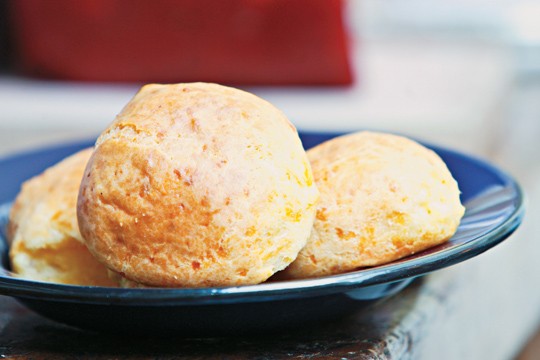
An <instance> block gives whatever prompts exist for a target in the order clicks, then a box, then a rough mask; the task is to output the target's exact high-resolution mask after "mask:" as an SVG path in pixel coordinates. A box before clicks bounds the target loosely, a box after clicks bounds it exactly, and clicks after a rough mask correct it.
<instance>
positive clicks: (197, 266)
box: [191, 261, 201, 270]
mask: <svg viewBox="0 0 540 360" xmlns="http://www.w3.org/2000/svg"><path fill="white" fill-rule="evenodd" d="M191 267H192V268H193V270H199V269H200V268H201V263H200V262H198V261H192V262H191Z"/></svg>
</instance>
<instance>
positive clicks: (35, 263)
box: [8, 149, 116, 286]
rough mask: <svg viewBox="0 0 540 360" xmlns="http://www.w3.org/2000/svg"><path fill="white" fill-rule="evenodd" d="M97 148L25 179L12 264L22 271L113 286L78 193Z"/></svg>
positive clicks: (13, 216) (13, 223) (11, 232)
mask: <svg viewBox="0 0 540 360" xmlns="http://www.w3.org/2000/svg"><path fill="white" fill-rule="evenodd" d="M91 153H92V149H86V150H82V151H80V152H78V153H77V154H75V155H72V156H70V157H68V158H66V159H64V160H63V161H61V162H60V163H58V164H56V165H54V166H52V167H51V168H49V169H47V170H46V171H45V172H44V173H42V174H41V175H39V176H36V177H34V178H32V179H30V180H28V181H26V182H25V183H24V184H23V186H22V189H21V192H20V193H19V195H18V196H17V198H16V200H15V203H14V205H13V207H12V209H11V213H10V223H9V227H8V241H9V242H10V243H11V247H10V253H9V255H10V259H11V266H12V269H13V271H14V272H15V273H17V274H18V275H19V276H21V277H24V278H28V279H32V280H38V281H47V282H55V283H63V284H74V285H99V286H114V285H115V284H116V283H115V282H114V281H112V280H110V279H109V278H108V276H107V269H106V267H105V266H103V265H102V264H100V263H99V262H98V261H97V260H95V259H94V257H93V256H92V255H91V254H90V252H89V251H88V249H87V248H86V246H85V245H84V243H83V242H82V238H81V234H80V233H79V228H78V226H77V213H76V209H77V194H78V192H79V185H80V183H81V179H82V176H83V172H84V169H85V166H86V163H87V161H88V159H89V158H90V155H91Z"/></svg>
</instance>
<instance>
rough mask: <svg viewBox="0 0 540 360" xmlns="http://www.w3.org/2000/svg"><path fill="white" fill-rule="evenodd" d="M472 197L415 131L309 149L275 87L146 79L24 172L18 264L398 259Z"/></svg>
mask: <svg viewBox="0 0 540 360" xmlns="http://www.w3.org/2000/svg"><path fill="white" fill-rule="evenodd" d="M463 212H464V208H463V206H462V205H461V203H460V199H459V189H458V185H457V183H456V181H455V180H454V179H453V178H452V175H451V174H450V172H449V170H448V169H447V167H446V165H445V164H444V162H443V161H442V160H441V159H440V158H439V157H438V156H437V155H436V154H435V153H434V152H433V151H431V150H428V149H427V148H425V147H423V146H421V145H419V144H418V143H416V142H414V141H412V140H408V139H406V138H404V137H399V136H395V135H390V134H382V133H371V132H359V133H355V134H350V135H346V136H342V137H338V138H334V139H332V140H330V141H327V142H325V143H322V144H320V145H318V146H316V147H315V148H312V149H311V150H309V151H308V152H307V153H306V151H305V150H304V148H303V146H302V144H301V141H300V139H299V137H298V133H297V131H296V129H295V127H294V126H293V125H292V124H291V123H290V122H289V121H288V120H287V118H286V117H285V115H284V114H283V113H282V112H280V111H279V110H278V109H276V108H275V107H274V106H273V105H271V104H270V103H268V102H266V101H264V100H262V99H260V98H258V97H256V96H254V95H252V94H249V93H247V92H244V91H240V90H237V89H234V88H230V87H225V86H220V85H216V84H206V83H189V84H175V85H147V86H144V87H143V88H142V89H141V90H140V91H139V93H138V94H137V95H136V96H135V97H134V98H133V99H132V100H131V101H130V102H129V103H128V104H127V105H126V107H125V108H124V109H123V110H122V112H121V113H120V114H119V115H118V116H117V118H116V119H115V121H113V123H112V124H111V125H110V126H109V127H108V128H107V129H105V131H104V132H103V133H102V134H101V135H100V136H99V138H98V140H97V142H96V144H95V147H94V148H93V149H87V150H83V151H81V152H79V153H77V154H75V155H72V156H71V157H69V158H67V159H65V160H63V161H62V162H60V163H58V164H56V165H54V166H53V167H51V168H49V169H48V170H46V171H45V172H44V173H43V174H41V175H39V176H37V177H35V178H33V179H31V180H29V181H27V182H26V183H25V184H23V186H22V190H21V192H20V194H19V195H18V196H17V198H16V200H15V203H14V205H13V208H12V210H11V214H10V224H9V227H8V238H9V239H8V240H9V242H10V244H11V247H10V258H11V263H12V268H13V271H14V272H15V273H16V274H18V275H19V276H21V277H24V278H28V279H32V280H38V281H48V282H57V283H64V284H76V285H97V286H126V287H132V286H141V287H215V286H232V285H235V286H237V285H248V284H258V283H261V282H264V281H266V280H267V279H268V278H270V277H271V276H272V275H274V274H276V273H278V272H279V274H278V278H279V279H282V280H287V279H299V278H312V277H317V276H326V275H333V274H339V273H343V272H348V271H352V270H356V269H360V268H363V267H368V266H376V265H380V264H384V263H389V262H392V261H394V260H396V259H399V258H402V257H405V256H408V255H411V254H414V253H416V252H419V251H422V250H424V249H427V248H429V247H432V246H435V245H438V244H440V243H443V242H445V241H447V240H448V239H450V237H451V236H452V235H453V234H454V232H455V231H456V229H457V227H458V225H459V222H460V219H461V217H462V216H463Z"/></svg>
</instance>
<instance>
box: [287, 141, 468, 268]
mask: <svg viewBox="0 0 540 360" xmlns="http://www.w3.org/2000/svg"><path fill="white" fill-rule="evenodd" d="M308 157H309V159H310V161H311V165H312V169H313V174H314V178H315V183H316V184H317V187H318V188H319V191H320V193H321V198H320V201H319V204H318V206H317V215H316V220H315V223H314V228H313V232H312V234H311V237H310V239H309V241H308V244H307V245H306V247H305V248H304V249H303V250H302V251H301V252H300V254H299V256H298V258H297V259H296V261H294V262H293V263H292V264H291V265H290V266H289V267H288V268H287V269H286V270H285V271H284V272H282V273H280V274H278V275H279V277H280V278H308V277H316V276H323V275H331V274H338V273H342V272H347V271H350V270H354V269H357V268H361V267H367V266H375V265H380V264H385V263H388V262H391V261H394V260H396V259H399V258H402V257H405V256H408V255H411V254H414V253H416V252H419V251H422V250H424V249H427V248H429V247H432V246H435V245H438V244H440V243H443V242H445V241H447V240H448V239H449V238H450V237H451V236H452V235H453V234H454V233H455V231H456V229H457V227H458V225H459V222H460V219H461V217H462V216H463V213H464V207H463V206H462V205H461V202H460V199H459V194H460V192H459V189H458V185H457V183H456V181H455V180H454V178H453V177H452V175H451V173H450V172H449V170H448V168H447V167H446V164H445V163H444V162H443V161H442V159H441V158H439V156H438V155H437V154H435V153H434V152H433V151H431V150H429V149H427V148H425V147H423V146H421V145H420V144H418V143H416V142H414V141H412V140H409V139H406V138H404V137H400V136H395V135H390V134H382V133H373V132H359V133H355V134H351V135H346V136H342V137H338V138H335V139H332V140H330V141H327V142H325V143H323V144H320V145H319V146H316V147H315V148H312V149H311V150H309V151H308Z"/></svg>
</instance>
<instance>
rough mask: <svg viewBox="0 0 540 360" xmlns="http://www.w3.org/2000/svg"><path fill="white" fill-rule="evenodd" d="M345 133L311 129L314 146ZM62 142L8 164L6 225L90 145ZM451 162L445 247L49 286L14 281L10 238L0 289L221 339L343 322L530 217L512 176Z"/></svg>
mask: <svg viewBox="0 0 540 360" xmlns="http://www.w3.org/2000/svg"><path fill="white" fill-rule="evenodd" d="M335 135H336V134H329V133H302V134H301V137H302V141H303V142H304V145H305V147H306V148H309V147H312V146H314V145H316V144H318V143H320V142H322V141H324V140H327V139H330V138H332V137H333V136H335ZM90 145H91V143H90V142H85V143H76V144H71V145H62V146H57V147H52V148H47V149H42V150H37V151H33V152H28V153H24V154H20V155H15V156H11V157H8V158H5V159H2V160H0V174H1V175H2V176H1V178H0V204H4V205H1V206H0V221H1V224H0V228H1V229H2V231H4V230H5V225H6V222H7V214H8V211H9V202H10V201H12V200H13V199H14V197H15V195H16V194H17V192H18V191H19V187H20V184H21V182H22V181H24V180H25V179H27V178H28V177H30V176H32V175H35V174H37V173H40V172H41V171H43V170H44V169H45V168H46V167H48V166H50V165H52V164H54V163H56V162H57V161H59V160H60V159H62V158H64V157H66V156H68V155H70V154H72V153H74V152H76V151H77V150H79V149H82V148H84V147H87V146H90ZM432 148H433V149H434V150H435V151H436V152H437V153H438V154H439V155H440V156H441V157H442V158H443V159H444V161H445V162H446V163H447V165H448V167H449V168H450V171H451V172H452V173H453V175H454V177H455V178H456V179H457V181H458V183H459V186H460V189H461V191H462V201H463V203H464V204H465V206H466V208H467V211H466V213H465V216H464V218H463V220H462V223H461V225H460V227H459V229H458V231H457V233H456V234H455V236H454V237H453V238H452V239H451V240H450V241H449V242H448V243H446V244H443V245H440V246H438V247H435V248H432V249H429V250H427V251H424V252H422V253H419V254H416V255H414V256H411V257H408V258H405V259H402V260H399V261H396V262H393V263H391V264H388V265H384V266H378V267H374V268H369V269H363V270H358V271H354V272H350V273H347V274H343V275H336V276H329V277H323V278H317V279H311V280H299V281H286V282H277V281H276V282H267V283H264V284H260V285H252V286H238V287H224V288H203V289H119V288H103V287H83V286H68V285H60V284H51V283H41V282H34V281H28V280H23V279H19V278H16V277H13V276H12V275H11V274H10V272H9V264H8V259H7V251H8V249H7V244H6V242H5V238H4V236H3V234H2V237H1V238H0V253H1V254H2V264H1V265H2V266H1V268H0V294H3V295H9V296H13V297H15V298H17V299H18V300H19V301H21V302H22V303H24V304H25V305H27V306H28V307H29V308H31V309H33V310H34V311H36V312H38V313H40V314H42V315H44V316H47V317H49V318H51V319H54V320H57V321H60V322H63V323H66V324H71V325H74V326H77V327H80V328H85V329H93V330H100V331H114V332H118V331H122V332H145V333H152V334H156V333H170V332H173V333H174V334H175V335H185V336H214V335H223V334H227V335H234V334H238V333H246V332H247V333H252V332H261V331H271V330H283V329H284V328H289V327H296V326H299V325H308V324H310V323H314V322H322V321H325V320H330V319H335V318H336V317H339V316H342V315H344V314H346V313H349V312H350V311H352V310H354V309H356V308H358V307H359V306H362V305H365V304H367V303H369V302H371V301H373V300H376V299H380V298H382V297H386V296H389V295H391V294H394V293H396V292H398V291H399V290H401V289H402V288H403V287H404V286H406V285H407V284H408V283H410V281H411V280H412V279H414V278H415V277H417V276H419V275H422V274H426V273H429V272H431V271H434V270H437V269H441V268H444V267H447V266H450V265H453V264H456V263H459V262H461V261H464V260H467V259H469V258H472V257H474V256H476V255H478V254H480V253H482V252H484V251H486V250H488V249H489V248H491V247H493V246H495V245H497V244H498V243H500V242H501V241H503V240H504V239H506V238H507V237H508V236H509V235H510V234H512V232H513V231H514V230H515V229H516V228H517V227H518V225H519V224H520V222H521V219H522V216H523V194H522V192H521V189H520V187H519V185H518V184H517V183H516V182H515V180H514V179H512V178H511V177H510V176H509V175H507V174H505V173H504V172H502V171H500V170H499V169H497V168H495V167H493V166H492V165H489V164H487V163H486V162H483V161H481V160H478V159H475V158H472V157H469V156H466V155H463V154H460V153H457V152H454V151H449V150H445V149H441V148H438V147H432Z"/></svg>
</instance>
